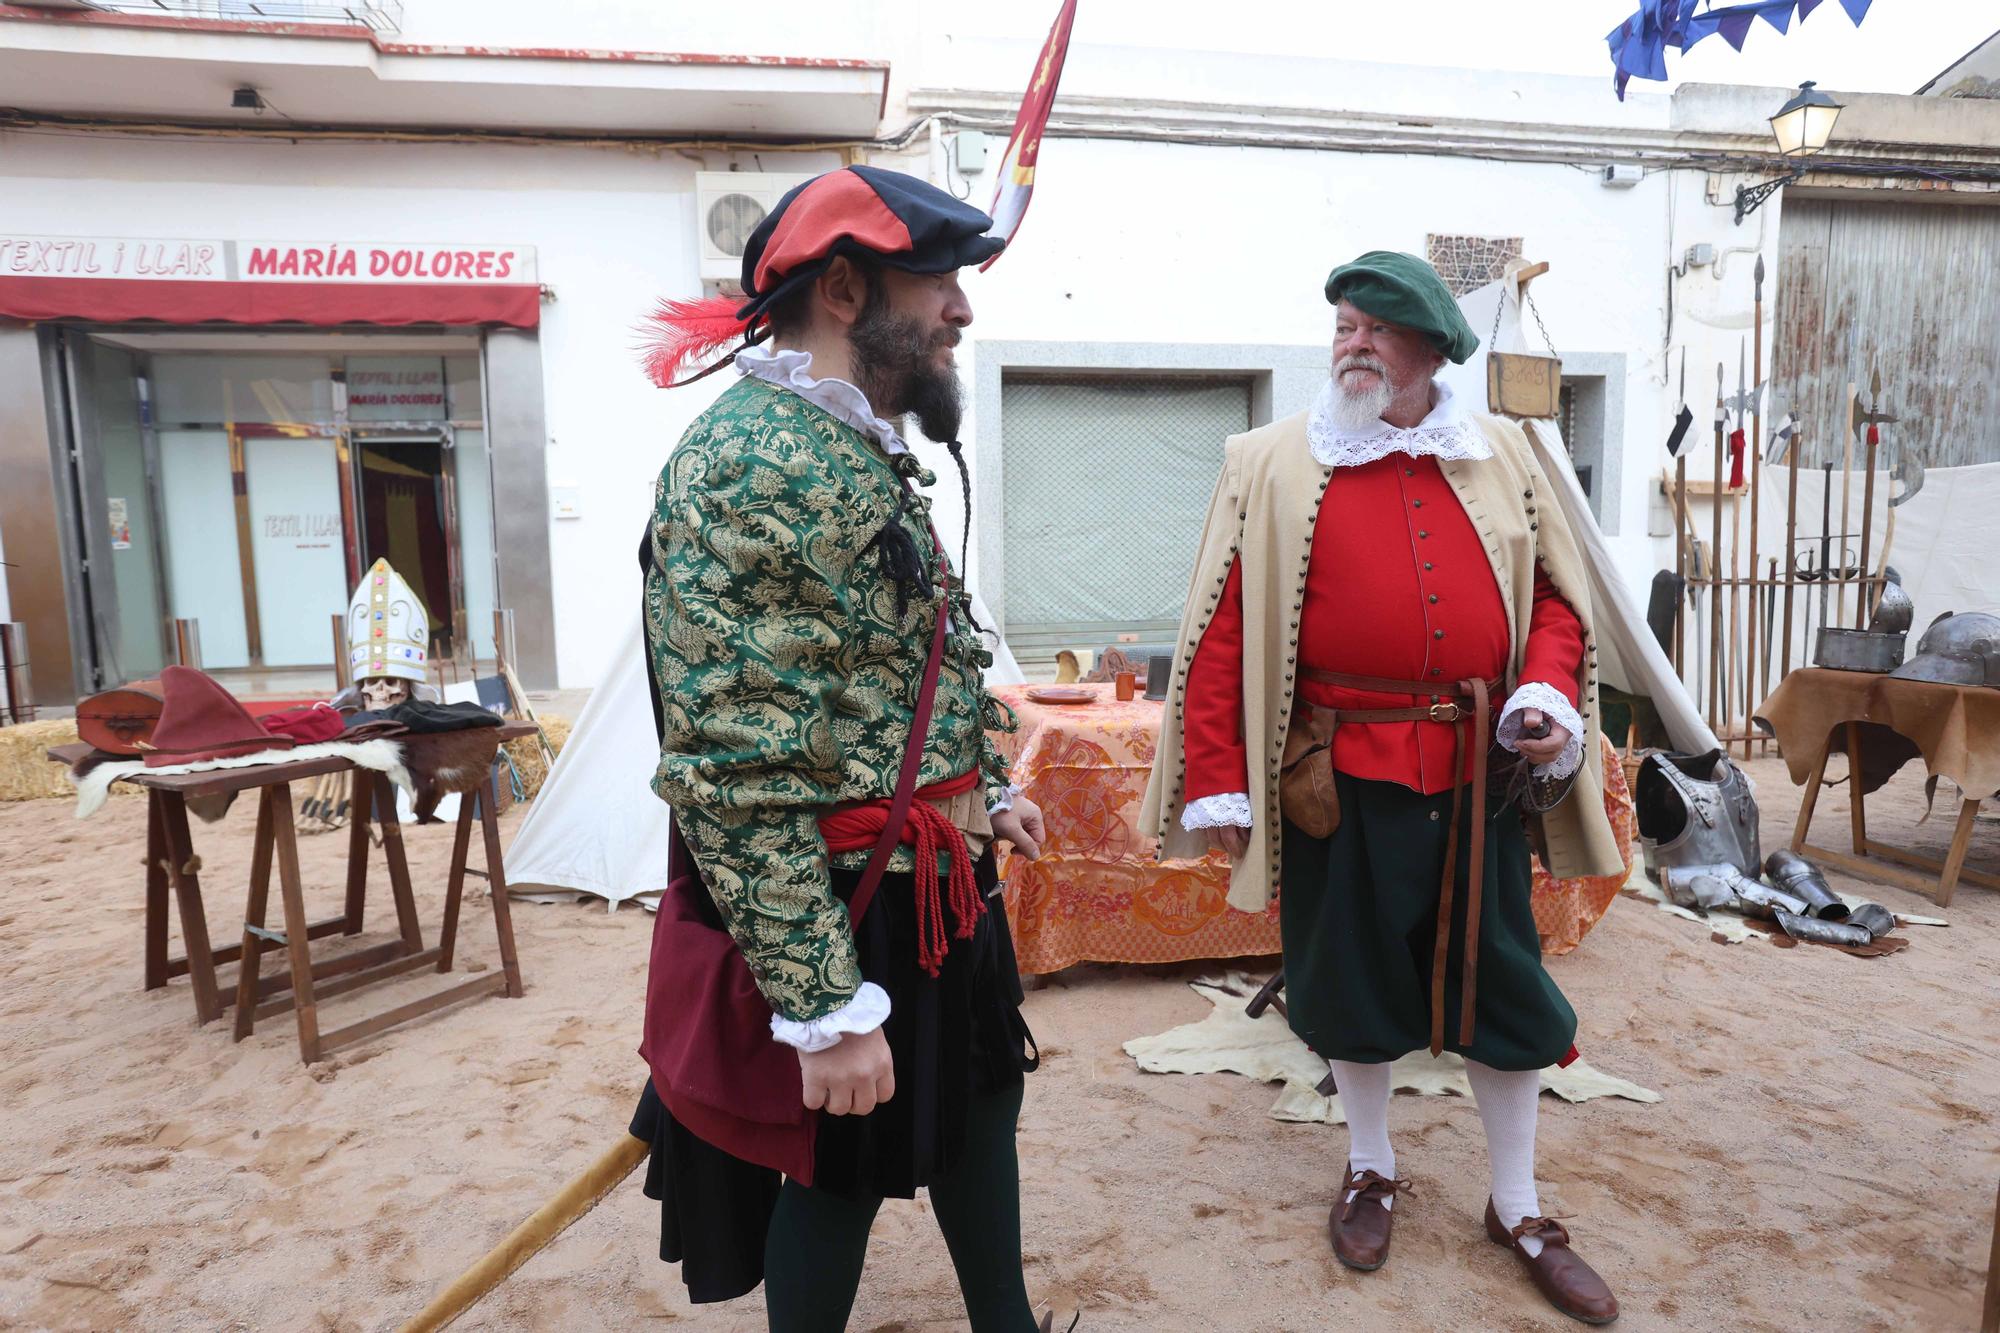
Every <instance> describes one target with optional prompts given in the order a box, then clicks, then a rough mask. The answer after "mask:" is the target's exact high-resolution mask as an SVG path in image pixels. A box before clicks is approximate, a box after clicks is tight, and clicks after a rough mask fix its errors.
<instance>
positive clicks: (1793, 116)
mask: <svg viewBox="0 0 2000 1333" xmlns="http://www.w3.org/2000/svg"><path fill="white" fill-rule="evenodd" d="M1840 111H1841V104H1840V103H1838V102H1836V101H1834V100H1833V99H1832V98H1831V97H1829V96H1827V95H1826V94H1825V93H1823V92H1821V91H1820V90H1819V89H1817V88H1815V87H1814V86H1813V82H1812V80H1811V79H1807V80H1806V81H1805V82H1804V83H1802V84H1800V85H1799V90H1798V92H1796V93H1794V94H1792V99H1791V100H1790V101H1788V102H1786V103H1785V104H1784V105H1783V106H1781V107H1779V108H1778V114H1777V115H1775V116H1772V117H1771V136H1772V137H1773V138H1775V139H1776V140H1777V141H1778V152H1779V153H1780V154H1781V155H1782V156H1785V157H1811V156H1812V155H1813V154H1814V153H1817V152H1819V151H1820V150H1821V149H1822V148H1825V147H1826V143H1827V140H1828V139H1830V138H1832V137H1833V122H1834V121H1836V120H1838V119H1840ZM1804 174H1805V172H1804V171H1802V170H1801V171H1792V172H1788V173H1787V174H1785V175H1783V176H1780V177H1778V178H1777V179H1776V180H1769V181H1765V182H1764V183H1763V184H1761V185H1739V186H1737V187H1736V220H1737V221H1738V222H1741V221H1743V219H1744V218H1746V217H1749V216H1750V215H1751V214H1752V213H1754V212H1756V211H1757V206H1758V205H1759V204H1762V203H1763V202H1764V201H1765V200H1766V199H1769V198H1770V197H1771V196H1772V195H1774V194H1776V193H1777V192H1778V191H1779V190H1782V189H1784V188H1785V187H1786V186H1787V185H1790V184H1791V183H1792V182H1793V181H1795V180H1797V179H1798V178H1799V177H1801V176H1803V175H1804Z"/></svg>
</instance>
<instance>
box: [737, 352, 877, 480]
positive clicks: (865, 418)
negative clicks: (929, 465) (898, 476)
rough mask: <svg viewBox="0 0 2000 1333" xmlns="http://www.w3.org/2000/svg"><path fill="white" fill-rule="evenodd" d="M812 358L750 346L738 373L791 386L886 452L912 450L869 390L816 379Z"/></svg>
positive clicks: (742, 355)
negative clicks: (884, 416)
mask: <svg viewBox="0 0 2000 1333" xmlns="http://www.w3.org/2000/svg"><path fill="white" fill-rule="evenodd" d="M812 360H813V358H812V353H811V352H800V351H795V350H792V349H790V348H783V347H771V346H758V347H746V348H744V349H743V350H742V351H740V352H738V353H737V354H736V373H737V374H739V375H755V376H756V377H757V378H758V379H760V380H764V381H766V382H768V383H771V384H775V385H777V386H779V387H780V388H784V389H790V390H791V391H792V392H793V393H795V394H797V395H798V396H799V397H801V398H803V399H805V400H806V401H807V402H809V403H811V404H812V405H813V406H814V407H817V408H820V409H821V410H822V411H825V412H828V413H831V414H832V415H833V416H836V417H838V418H840V420H842V421H844V422H846V423H847V424H848V425H850V426H852V427H854V429H856V430H858V431H860V432H861V433H862V434H863V435H866V436H867V437H868V438H869V439H871V440H873V441H875V443H877V444H879V445H881V446H882V451H883V452H884V453H887V454H892V455H893V454H901V453H907V452H909V446H908V445H906V444H904V443H903V437H902V435H901V433H899V432H898V431H897V429H896V428H895V427H894V426H892V425H890V424H889V423H888V422H886V421H884V420H883V419H882V418H881V417H878V416H876V415H875V409H874V408H872V407H870V406H869V405H868V396H867V395H866V394H864V393H862V392H861V390H859V389H857V388H855V387H854V386H853V385H852V384H849V383H848V382H847V381H846V380H836V379H824V380H816V379H814V378H813V377H812Z"/></svg>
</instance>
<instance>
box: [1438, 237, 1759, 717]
mask: <svg viewBox="0 0 2000 1333" xmlns="http://www.w3.org/2000/svg"><path fill="white" fill-rule="evenodd" d="M1522 267H1523V265H1522V264H1520V263H1519V262H1518V261H1517V262H1516V263H1515V264H1513V265H1511V266H1510V268H1509V271H1508V274H1507V276H1506V277H1504V278H1502V279H1500V280H1499V281H1498V282H1489V283H1487V284H1486V285H1485V286H1484V287H1478V288H1475V289H1473V290H1472V291H1469V292H1467V293H1466V294H1465V295H1464V296H1461V297H1460V298H1459V299H1458V306H1459V309H1460V310H1463V311H1464V312H1465V318H1466V320H1467V321H1468V322H1469V323H1470V324H1471V325H1472V327H1473V329H1474V330H1475V331H1477V332H1478V333H1479V334H1480V339H1481V340H1480V346H1479V350H1478V352H1476V353H1474V354H1473V356H1472V357H1471V358H1470V359H1469V360H1467V361H1466V363H1465V364H1464V365H1462V366H1453V365H1450V364H1449V363H1447V364H1446V366H1445V369H1444V373H1443V374H1442V375H1441V376H1440V378H1441V379H1443V381H1444V382H1445V383H1446V384H1448V385H1450V386H1451V391H1452V392H1453V393H1454V394H1456V395H1458V396H1459V398H1460V400H1461V401H1463V402H1465V403H1466V404H1467V405H1468V406H1470V407H1471V408H1472V409H1473V410H1474V411H1480V412H1483V411H1485V410H1486V353H1487V352H1488V351H1489V350H1491V349H1490V348H1489V346H1488V344H1489V343H1491V344H1493V345H1494V346H1497V347H1499V348H1500V349H1501V350H1503V351H1528V350H1530V349H1529V348H1528V346H1527V345H1526V344H1525V343H1524V342H1523V340H1522V334H1521V303H1520V301H1519V300H1518V299H1517V295H1516V293H1517V290H1518V289H1517V285H1516V283H1517V279H1516V274H1518V272H1519V271H1520V269H1521V268H1522ZM1503 293H1504V294H1505V296H1506V298H1507V299H1506V304H1505V307H1504V309H1503V310H1502V312H1501V318H1500V322H1499V334H1498V336H1497V337H1493V338H1488V337H1487V335H1488V334H1489V333H1491V331H1492V330H1493V327H1494V318H1493V316H1494V308H1495V307H1496V306H1498V305H1500V302H1501V297H1502V295H1503ZM1521 424H1522V426H1523V427H1524V428H1525V429H1526V430H1527V432H1528V440H1529V442H1530V443H1531V444H1532V445H1533V446H1534V449H1535V458H1536V461H1537V462H1539V463H1540V464H1541V465H1542V471H1543V472H1544V473H1545V474H1547V476H1548V478H1549V482H1550V484H1551V485H1553V486H1554V487H1555V488H1556V499H1557V501H1558V502H1559V503H1560V504H1561V506H1562V511H1563V517H1564V518H1566V519H1568V520H1569V527H1570V531H1571V532H1573V533H1574V534H1576V540H1577V545H1578V546H1579V547H1581V548H1582V553H1583V562H1584V565H1585V567H1586V568H1587V569H1588V570H1589V571H1590V604H1591V611H1592V614H1593V616H1594V618H1595V620H1596V630H1597V676H1598V679H1599V680H1600V681H1601V682H1603V683H1604V684H1606V685H1610V686H1612V687H1613V688H1614V689H1619V690H1623V691H1624V692H1625V693H1627V694H1636V695H1644V696H1645V697H1647V698H1649V699H1651V700H1652V701H1653V706H1654V707H1655V708H1656V709H1658V710H1659V714H1660V721H1661V722H1662V724H1664V725H1665V727H1666V730H1667V737H1668V740H1669V741H1670V742H1671V743H1672V745H1673V747H1674V748H1675V749H1676V750H1679V751H1681V752H1682V753H1683V754H1705V753H1707V752H1708V751H1710V750H1713V749H1718V748H1720V746H1721V742H1720V741H1718V740H1717V739H1716V738H1715V733H1714V732H1713V731H1711V730H1709V727H1708V724H1707V723H1705V722H1703V721H1702V719H1701V715H1700V714H1699V713H1698V712H1696V711H1695V706H1694V700H1693V699H1691V698H1689V697H1688V693H1687V691H1686V690H1685V689H1684V688H1683V687H1682V685H1681V682H1680V679H1679V677H1678V676H1676V675H1675V673H1674V665H1673V662H1672V661H1671V660H1670V659H1669V658H1668V657H1667V655H1666V654H1665V653H1663V652H1661V651H1660V645H1659V641H1658V640H1657V639H1655V638H1654V637H1653V631H1652V630H1651V629H1650V628H1649V627H1648V626H1647V624H1646V615H1645V611H1644V610H1643V608H1641V607H1640V606H1639V604H1638V601H1637V599H1635V598H1634V597H1633V596H1632V592H1631V590H1630V589H1628V588H1627V587H1626V586H1625V581H1624V580H1623V579H1622V578H1620V577H1619V575H1618V566H1617V563H1616V562H1615V561H1614V560H1613V559H1612V557H1611V552H1610V550H1609V549H1608V548H1607V547H1606V545H1605V542H1604V531H1603V529H1601V528H1600V527H1598V525H1597V518H1596V516H1595V515H1594V514H1592V513H1591V511H1590V498H1589V496H1587V495H1585V494H1584V490H1583V484H1582V483H1581V482H1579V481H1578V480H1577V476H1576V469H1575V468H1574V467H1573V466H1572V465H1571V463H1570V456H1569V448H1568V446H1567V445H1565V444H1564V443H1563V438H1562V432H1561V430H1559V429H1558V428H1557V426H1556V423H1555V422H1553V421H1524V422H1522V423H1521ZM1662 431H1663V434H1662V439H1664V438H1665V436H1664V427H1663V428H1662ZM1611 739H1612V740H1613V742H1618V743H1622V741H1623V740H1624V738H1623V737H1622V736H1614V737H1612V738H1611Z"/></svg>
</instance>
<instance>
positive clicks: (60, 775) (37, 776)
mask: <svg viewBox="0 0 2000 1333" xmlns="http://www.w3.org/2000/svg"><path fill="white" fill-rule="evenodd" d="M76 740H77V735H76V719H75V718H69V717H59V718H51V719H49V720H48V721H46V722H22V723H19V724H17V725H15V726H11V727H0V801H43V800H49V799H51V798H62V797H69V796H74V795H76V788H75V787H72V786H71V785H70V781H69V777H68V775H67V773H66V771H65V770H64V768H63V766H62V765H61V764H55V763H50V762H49V757H48V753H47V752H48V751H49V750H50V749H52V748H54V747H55V746H58V745H74V744H75V743H76ZM111 791H112V794H114V795H117V796H137V795H139V794H140V792H139V789H138V788H136V787H128V786H126V785H124V784H123V783H113V784H112V787H111Z"/></svg>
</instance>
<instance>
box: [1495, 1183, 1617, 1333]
mask: <svg viewBox="0 0 2000 1333" xmlns="http://www.w3.org/2000/svg"><path fill="white" fill-rule="evenodd" d="M1486 1236H1487V1239H1489V1240H1491V1241H1492V1242H1493V1243H1494V1244H1495V1245H1499V1246H1503V1247H1505V1248H1506V1249H1510V1250H1512V1251H1513V1252H1514V1254H1515V1257H1516V1258H1518V1259H1520V1261H1521V1266H1522V1267H1524V1268H1526V1269H1527V1270H1528V1276H1529V1277H1531V1278H1533V1279H1534V1281H1535V1286H1536V1288H1537V1289H1539V1290H1540V1291H1541V1293H1542V1295H1543V1297H1544V1298H1545V1299H1547V1301H1548V1303H1549V1304H1550V1305H1553V1306H1555V1307H1556V1309H1558V1310H1560V1311H1562V1312H1563V1313H1564V1314H1566V1315H1568V1316H1569V1317H1570V1318H1571V1319H1580V1320H1582V1321H1583V1322H1584V1323H1586V1324H1608V1323H1610V1322H1611V1321H1612V1320H1614V1319H1616V1318H1617V1317H1618V1298H1617V1297H1615V1296H1613V1295H1612V1294H1611V1288H1610V1287H1608V1286H1606V1285H1605V1282H1604V1279H1603V1278H1601V1277H1599V1276H1598V1275H1597V1270H1596V1269H1594V1268H1592V1267H1591V1266H1590V1265H1589V1264H1587V1263H1585V1262H1584V1261H1583V1260H1582V1259H1580V1258H1578V1257H1577V1253H1576V1251H1575V1250H1572V1249H1571V1248H1570V1247H1569V1232H1568V1231H1566V1230H1564V1229H1563V1225H1562V1223H1560V1222H1558V1221H1556V1220H1555V1219H1554V1218H1551V1217H1530V1218H1525V1219H1523V1220H1522V1222H1521V1225H1519V1226H1517V1227H1515V1228H1513V1229H1512V1230H1509V1229H1508V1228H1506V1227H1504V1226H1501V1225H1500V1215H1499V1214H1498V1213H1496V1212H1494V1211H1493V1200H1491V1199H1488V1200H1487V1201H1486ZM1523 1236H1531V1237H1533V1238H1534V1239H1536V1240H1538V1241H1540V1242H1541V1243H1542V1252H1541V1253H1540V1254H1538V1255H1535V1256H1534V1257H1533V1258H1530V1257H1529V1256H1528V1252H1527V1251H1526V1250H1524V1249H1522V1248H1521V1238H1522V1237H1523Z"/></svg>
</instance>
